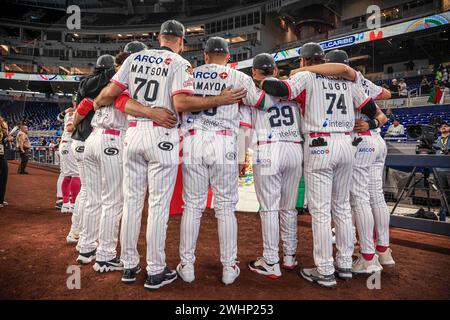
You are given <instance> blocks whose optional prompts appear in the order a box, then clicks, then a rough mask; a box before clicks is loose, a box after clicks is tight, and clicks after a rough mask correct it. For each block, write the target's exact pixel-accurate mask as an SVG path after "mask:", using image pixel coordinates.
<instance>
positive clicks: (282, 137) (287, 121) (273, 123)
mask: <svg viewBox="0 0 450 320" xmlns="http://www.w3.org/2000/svg"><path fill="white" fill-rule="evenodd" d="M252 128H253V135H256V141H258V142H261V141H291V142H301V141H303V139H302V136H301V133H300V132H301V131H300V110H299V106H298V104H297V102H295V101H288V100H281V101H279V102H277V103H276V104H274V105H273V106H271V107H269V108H268V109H267V111H262V110H257V109H252Z"/></svg>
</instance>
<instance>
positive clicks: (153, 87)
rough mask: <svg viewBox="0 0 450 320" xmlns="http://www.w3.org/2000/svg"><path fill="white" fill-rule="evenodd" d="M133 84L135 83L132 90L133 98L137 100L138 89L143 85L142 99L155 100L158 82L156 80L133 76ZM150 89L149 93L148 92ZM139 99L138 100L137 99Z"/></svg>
mask: <svg viewBox="0 0 450 320" xmlns="http://www.w3.org/2000/svg"><path fill="white" fill-rule="evenodd" d="M134 84H137V85H138V86H137V88H136V91H135V92H134V95H133V99H135V100H138V94H139V91H140V90H141V89H142V87H144V86H145V85H146V87H145V92H144V100H145V101H147V102H153V101H155V100H156V96H157V94H158V88H159V83H158V81H156V80H148V81H147V79H144V78H135V79H134ZM150 91H151V93H150ZM138 101H139V100H138Z"/></svg>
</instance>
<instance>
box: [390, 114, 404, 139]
mask: <svg viewBox="0 0 450 320" xmlns="http://www.w3.org/2000/svg"><path fill="white" fill-rule="evenodd" d="M402 134H405V127H403V125H402V124H401V123H400V120H399V119H398V118H395V119H394V123H393V124H391V125H390V126H389V128H388V130H387V132H386V135H385V136H386V137H396V136H399V135H402Z"/></svg>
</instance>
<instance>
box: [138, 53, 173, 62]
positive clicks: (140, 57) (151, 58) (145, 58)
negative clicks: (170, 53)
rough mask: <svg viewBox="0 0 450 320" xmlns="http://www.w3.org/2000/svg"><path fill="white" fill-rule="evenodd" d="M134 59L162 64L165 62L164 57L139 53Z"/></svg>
mask: <svg viewBox="0 0 450 320" xmlns="http://www.w3.org/2000/svg"><path fill="white" fill-rule="evenodd" d="M168 59H170V58H168ZM166 60H167V59H166ZM134 61H140V62H150V63H156V64H160V63H162V62H163V58H161V57H154V56H147V55H141V54H138V55H137V56H136V57H134ZM166 64H167V63H166Z"/></svg>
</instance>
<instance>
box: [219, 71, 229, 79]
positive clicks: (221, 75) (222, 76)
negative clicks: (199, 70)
mask: <svg viewBox="0 0 450 320" xmlns="http://www.w3.org/2000/svg"><path fill="white" fill-rule="evenodd" d="M219 77H220V78H222V79H224V80H225V79H226V78H227V77H228V73H226V72H225V71H224V72H221V73H220V74H219Z"/></svg>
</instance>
